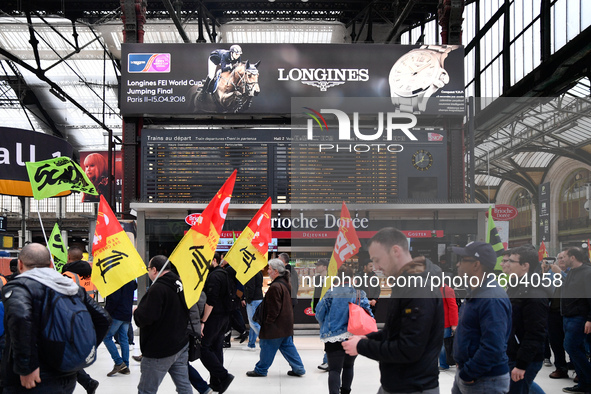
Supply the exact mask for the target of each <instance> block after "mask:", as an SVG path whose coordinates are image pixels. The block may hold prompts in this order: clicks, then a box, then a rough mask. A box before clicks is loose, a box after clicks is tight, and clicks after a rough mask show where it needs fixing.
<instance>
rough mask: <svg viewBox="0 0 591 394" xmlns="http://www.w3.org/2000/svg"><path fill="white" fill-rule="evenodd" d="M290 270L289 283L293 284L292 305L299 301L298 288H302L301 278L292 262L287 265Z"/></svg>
mask: <svg viewBox="0 0 591 394" xmlns="http://www.w3.org/2000/svg"><path fill="white" fill-rule="evenodd" d="M285 268H287V271H289V284H290V286H291V305H292V306H295V305H296V304H297V303H298V290H299V289H300V282H299V281H300V278H299V276H298V272H297V271H296V270H295V268H294V267H293V266H292V265H291V264H287V265H286V266H285Z"/></svg>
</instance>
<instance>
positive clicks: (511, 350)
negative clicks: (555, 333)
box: [507, 284, 549, 369]
mask: <svg viewBox="0 0 591 394" xmlns="http://www.w3.org/2000/svg"><path fill="white" fill-rule="evenodd" d="M507 295H508V296H509V299H510V300H511V309H512V318H511V322H512V324H511V336H510V337H509V342H508V343H507V356H509V361H515V362H516V364H515V366H516V367H517V368H519V369H526V368H527V367H528V365H529V364H530V363H531V362H535V361H544V346H545V343H546V326H547V324H548V310H549V307H548V298H546V297H547V294H546V292H545V291H544V290H543V289H541V288H536V287H529V286H525V284H519V285H518V286H515V287H509V288H508V289H507Z"/></svg>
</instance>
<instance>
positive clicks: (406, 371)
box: [342, 228, 444, 394]
mask: <svg viewBox="0 0 591 394" xmlns="http://www.w3.org/2000/svg"><path fill="white" fill-rule="evenodd" d="M369 255H370V258H371V260H372V261H373V263H374V265H375V266H376V268H381V270H382V271H383V272H384V274H386V275H389V276H391V278H389V279H390V280H392V279H394V277H396V279H400V281H398V284H399V286H395V287H392V299H391V301H390V311H389V313H388V318H387V320H386V324H385V326H384V328H383V329H381V330H379V331H378V332H375V333H372V334H368V335H367V336H366V337H362V336H353V337H351V338H349V340H347V341H345V342H343V343H342V345H343V348H344V349H345V351H346V352H347V354H349V355H351V356H356V355H357V354H361V355H362V356H365V357H368V358H371V359H373V360H377V361H379V362H380V382H381V384H382V386H381V387H380V390H379V391H378V393H380V394H388V393H414V392H421V393H424V394H435V393H439V380H438V376H439V367H438V361H439V353H440V351H441V346H442V345H443V328H444V316H443V302H442V299H441V293H440V292H439V287H434V288H431V286H429V285H424V286H419V285H417V286H414V285H413V284H412V283H414V282H415V281H416V282H417V283H420V282H421V281H423V283H425V282H426V281H427V278H428V277H429V276H431V277H432V276H439V277H440V276H441V270H440V269H439V267H437V266H435V265H434V264H433V263H431V262H430V261H429V262H425V263H424V264H422V263H417V262H413V260H412V257H411V255H410V252H409V250H408V240H407V239H406V236H405V235H404V234H403V233H402V232H401V231H399V230H397V229H394V228H384V229H382V230H380V231H378V233H377V234H376V235H374V236H373V237H372V238H371V239H370V240H369ZM403 281H404V282H406V286H403V285H402V284H403ZM427 283H428V282H427Z"/></svg>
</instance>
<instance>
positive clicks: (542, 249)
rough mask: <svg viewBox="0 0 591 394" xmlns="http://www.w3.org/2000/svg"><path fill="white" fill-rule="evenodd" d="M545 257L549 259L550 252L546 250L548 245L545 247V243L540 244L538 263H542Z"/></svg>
mask: <svg viewBox="0 0 591 394" xmlns="http://www.w3.org/2000/svg"><path fill="white" fill-rule="evenodd" d="M544 257H548V251H547V250H546V245H544V241H542V243H541V244H540V249H538V261H542V259H543V258H544Z"/></svg>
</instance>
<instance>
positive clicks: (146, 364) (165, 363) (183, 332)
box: [133, 255, 193, 394]
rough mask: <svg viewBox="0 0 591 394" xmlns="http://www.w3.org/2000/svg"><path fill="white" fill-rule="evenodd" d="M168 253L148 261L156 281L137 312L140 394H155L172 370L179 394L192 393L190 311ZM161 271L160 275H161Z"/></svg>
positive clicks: (171, 374) (153, 279)
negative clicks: (139, 351) (169, 262)
mask: <svg viewBox="0 0 591 394" xmlns="http://www.w3.org/2000/svg"><path fill="white" fill-rule="evenodd" d="M166 261H167V258H166V256H162V255H158V256H154V257H153V258H152V260H150V263H149V264H148V276H149V277H150V279H151V280H152V281H154V283H152V285H151V286H150V288H149V289H148V292H147V293H146V295H145V296H144V297H143V298H142V299H141V301H140V303H139V304H138V306H137V309H136V310H135V312H134V315H133V317H134V320H135V324H136V325H137V326H138V327H139V328H140V349H141V351H142V356H143V357H142V364H141V367H140V372H141V376H140V382H139V384H138V393H139V394H148V393H150V394H152V393H154V394H155V393H156V392H157V391H158V386H160V383H162V379H164V376H165V375H166V373H169V374H170V376H171V377H172V380H173V382H174V384H175V386H176V389H177V392H178V393H179V394H192V393H193V388H192V387H191V382H189V369H188V367H187V363H188V361H189V337H188V335H187V325H188V324H189V312H188V309H187V306H186V305H185V298H184V295H183V284H182V282H181V279H180V278H179V276H178V275H177V274H175V273H174V272H172V271H171V269H170V268H171V267H170V266H167V267H165V269H163V267H164V264H165V263H166ZM159 273H160V276H158V274H159Z"/></svg>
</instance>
